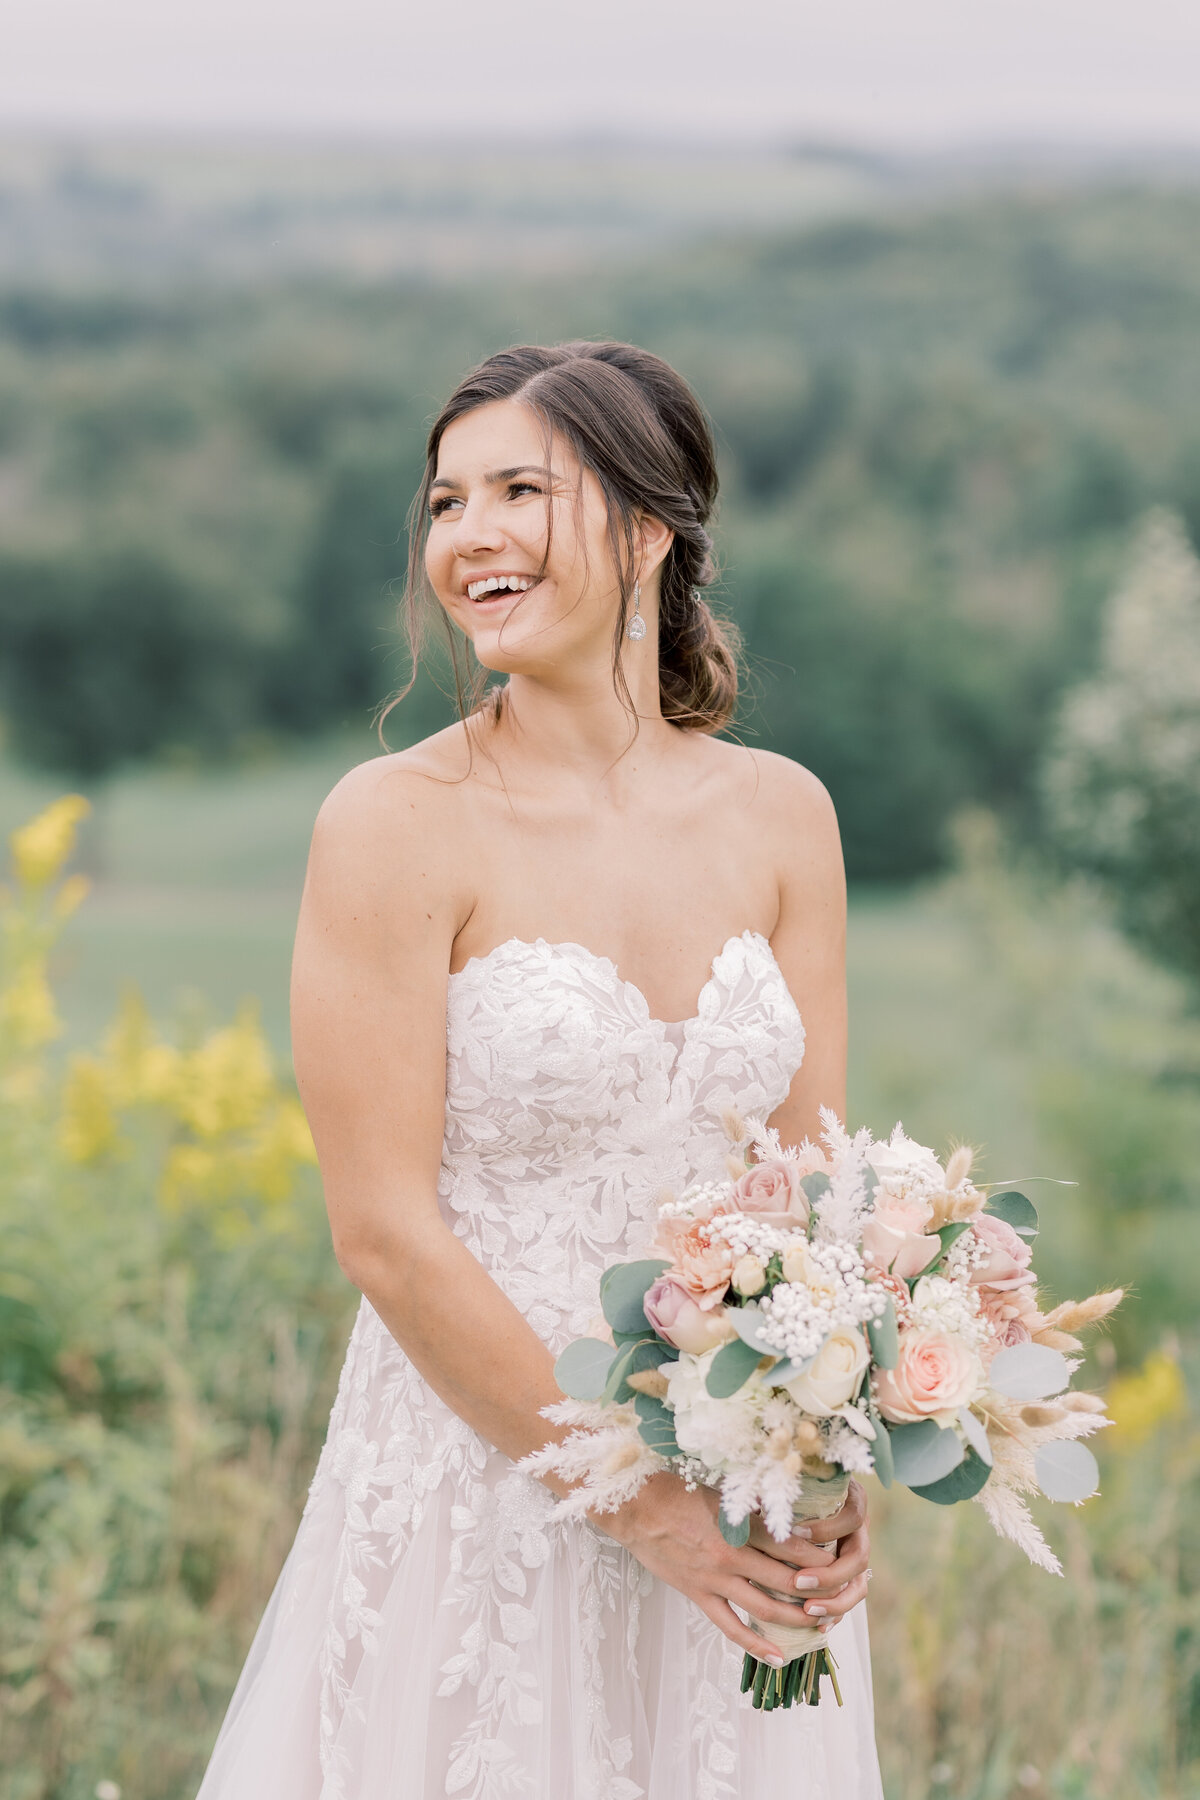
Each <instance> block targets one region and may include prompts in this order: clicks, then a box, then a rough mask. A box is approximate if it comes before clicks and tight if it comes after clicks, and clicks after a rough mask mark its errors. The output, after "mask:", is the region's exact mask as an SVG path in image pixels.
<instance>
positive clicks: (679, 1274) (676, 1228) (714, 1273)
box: [655, 1219, 733, 1312]
mask: <svg viewBox="0 0 1200 1800" xmlns="http://www.w3.org/2000/svg"><path fill="white" fill-rule="evenodd" d="M655 1242H656V1248H658V1249H659V1250H661V1251H662V1253H663V1255H664V1256H665V1257H667V1258H668V1259H669V1261H670V1263H671V1268H670V1271H669V1273H670V1276H671V1278H672V1279H673V1280H674V1281H677V1282H678V1283H679V1285H680V1287H682V1288H684V1289H685V1290H686V1291H687V1292H688V1293H689V1294H690V1295H691V1296H692V1298H693V1299H694V1300H696V1301H697V1302H698V1303H699V1305H700V1306H702V1307H703V1308H704V1309H705V1311H706V1312H707V1311H708V1310H709V1309H710V1308H711V1307H714V1306H716V1305H717V1304H718V1302H719V1301H720V1300H722V1299H723V1298H724V1296H725V1294H726V1292H727V1291H728V1288H729V1278H730V1276H731V1275H732V1274H733V1252H732V1250H731V1249H730V1248H729V1245H728V1244H727V1243H725V1242H724V1241H723V1240H722V1239H720V1238H718V1239H717V1240H716V1242H715V1243H711V1244H710V1243H709V1242H708V1239H707V1236H706V1234H705V1233H704V1232H703V1230H702V1229H701V1223H700V1222H698V1221H697V1220H695V1219H662V1220H660V1221H659V1227H658V1236H657V1239H656V1240H655Z"/></svg>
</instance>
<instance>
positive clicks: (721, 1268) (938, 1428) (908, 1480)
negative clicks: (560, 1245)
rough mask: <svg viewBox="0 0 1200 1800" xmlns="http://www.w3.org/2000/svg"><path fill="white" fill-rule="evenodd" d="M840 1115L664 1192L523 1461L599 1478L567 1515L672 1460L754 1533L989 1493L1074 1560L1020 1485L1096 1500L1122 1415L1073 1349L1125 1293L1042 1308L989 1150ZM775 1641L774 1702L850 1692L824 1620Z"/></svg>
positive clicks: (1027, 1543) (756, 1135)
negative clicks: (1097, 1435)
mask: <svg viewBox="0 0 1200 1800" xmlns="http://www.w3.org/2000/svg"><path fill="white" fill-rule="evenodd" d="M821 1121H822V1126H823V1131H822V1141H821V1144H820V1145H815V1144H812V1143H810V1142H809V1141H807V1140H806V1141H805V1142H804V1143H803V1144H801V1145H800V1146H799V1147H798V1148H789V1149H786V1150H785V1149H783V1148H782V1147H781V1145H780V1142H779V1137H778V1134H777V1133H776V1132H774V1131H772V1130H770V1129H768V1128H766V1127H764V1126H762V1125H760V1124H756V1123H754V1122H745V1121H743V1120H742V1119H740V1118H739V1117H737V1116H736V1115H735V1114H732V1113H730V1114H728V1115H727V1116H726V1119H725V1126H726V1130H727V1132H728V1135H729V1138H730V1141H731V1145H732V1147H733V1153H732V1154H731V1156H730V1157H729V1161H728V1168H729V1175H728V1179H727V1180H723V1181H717V1182H710V1183H706V1184H704V1185H701V1186H696V1187H692V1188H689V1189H688V1190H687V1191H686V1192H685V1193H683V1194H681V1195H679V1196H675V1195H672V1194H666V1195H664V1196H663V1197H662V1199H661V1202H660V1205H659V1219H658V1231H657V1236H656V1239H655V1242H654V1244H653V1249H654V1251H655V1252H656V1254H655V1255H654V1256H653V1257H651V1258H648V1259H645V1260H640V1261H636V1262H624V1263H615V1264H614V1265H613V1266H612V1267H611V1268H609V1269H608V1270H606V1271H605V1274H604V1276H603V1279H602V1281H601V1284H600V1298H601V1305H602V1307H603V1311H604V1319H605V1321H606V1326H607V1333H606V1336H605V1337H604V1338H600V1337H586V1338H580V1339H577V1340H576V1341H575V1342H574V1343H571V1344H569V1345H568V1346H567V1348H566V1349H565V1350H564V1351H563V1353H562V1355H561V1356H560V1357H559V1359H558V1362H557V1364H556V1365H555V1375H556V1378H557V1380H558V1383H559V1386H560V1387H561V1389H562V1391H563V1393H564V1394H565V1395H567V1396H568V1398H567V1399H566V1400H565V1401H564V1402H563V1403H562V1404H560V1405H556V1406H553V1407H550V1408H548V1409H547V1413H546V1416H547V1417H548V1418H550V1419H553V1420H554V1421H555V1423H557V1424H561V1425H569V1426H571V1427H573V1429H572V1430H571V1432H570V1433H569V1435H568V1436H567V1437H566V1438H565V1439H564V1440H563V1442H561V1443H558V1444H548V1445H546V1446H545V1447H544V1448H543V1449H542V1450H539V1451H537V1452H535V1453H534V1454H533V1455H532V1456H529V1457H526V1458H525V1459H524V1461H523V1462H522V1464H521V1467H522V1468H524V1469H527V1470H529V1471H530V1472H531V1473H535V1474H536V1473H543V1472H548V1471H554V1472H556V1473H557V1474H559V1475H560V1476H562V1477H563V1478H564V1479H566V1480H569V1481H572V1482H575V1483H578V1485H577V1486H575V1487H574V1488H573V1491H572V1492H571V1493H570V1494H569V1495H568V1496H567V1498H566V1499H564V1500H562V1501H561V1502H560V1503H559V1505H558V1507H557V1508H556V1512H557V1514H558V1515H560V1516H564V1517H567V1516H571V1515H580V1514H583V1513H586V1512H593V1511H598V1512H606V1511H610V1512H611V1511H615V1510H616V1509H617V1508H618V1507H619V1506H622V1505H623V1504H624V1503H625V1502H626V1501H627V1500H629V1499H631V1498H632V1497H633V1495H634V1494H635V1493H636V1492H637V1491H638V1489H639V1488H640V1487H641V1486H642V1484H643V1483H644V1482H645V1481H646V1480H647V1479H648V1478H649V1477H650V1476H651V1475H652V1474H654V1473H655V1472H656V1471H658V1470H660V1469H665V1468H671V1469H673V1470H675V1471H676V1473H678V1474H680V1475H681V1476H682V1477H683V1479H684V1480H685V1481H686V1482H687V1483H688V1485H689V1486H697V1485H704V1486H709V1487H714V1488H717V1489H719V1491H720V1496H721V1502H720V1514H719V1518H720V1526H721V1531H722V1533H723V1534H724V1536H725V1538H726V1539H727V1541H728V1542H729V1543H731V1544H735V1545H740V1544H744V1543H745V1542H746V1540H747V1538H748V1537H749V1532H750V1516H751V1514H752V1513H754V1512H755V1511H758V1512H760V1513H761V1514H762V1517H763V1520H764V1522H765V1524H766V1526H767V1529H768V1530H769V1531H770V1532H771V1534H772V1536H773V1537H774V1538H775V1539H776V1540H777V1541H778V1542H783V1541H784V1540H785V1539H786V1538H787V1537H788V1535H789V1534H790V1532H791V1531H792V1530H793V1528H794V1526H795V1525H796V1524H799V1523H800V1522H802V1521H804V1520H811V1519H817V1518H829V1517H831V1516H832V1515H833V1514H834V1513H836V1512H838V1511H839V1510H840V1509H841V1507H842V1505H843V1504H844V1502H845V1499H846V1492H847V1489H848V1486H849V1482H850V1477H851V1475H852V1474H858V1475H865V1474H867V1473H869V1472H870V1471H871V1470H874V1472H875V1474H876V1475H878V1477H879V1479H880V1481H881V1482H882V1483H883V1484H884V1486H885V1487H886V1486H890V1485H891V1483H892V1482H893V1481H897V1482H900V1483H902V1484H903V1485H904V1486H906V1487H909V1488H911V1489H912V1490H913V1492H914V1493H916V1494H920V1495H921V1496H922V1498H923V1499H926V1500H931V1501H934V1502H935V1503H936V1504H938V1505H941V1506H949V1505H953V1504H954V1503H955V1502H956V1501H959V1500H967V1499H972V1498H974V1499H978V1500H979V1501H980V1503H981V1504H982V1505H983V1507H984V1509H985V1511H986V1512H987V1514H988V1517H989V1518H990V1520H991V1522H992V1524H993V1525H994V1526H995V1528H996V1530H997V1531H999V1532H1000V1533H1002V1534H1003V1535H1004V1536H1006V1537H1009V1538H1011V1539H1013V1540H1014V1542H1016V1543H1017V1544H1019V1545H1020V1546H1021V1548H1022V1549H1023V1550H1024V1551H1025V1552H1026V1554H1027V1555H1028V1556H1029V1558H1030V1560H1031V1561H1033V1562H1035V1563H1038V1564H1040V1566H1041V1567H1042V1568H1045V1569H1048V1570H1050V1571H1051V1572H1053V1573H1061V1567H1060V1565H1059V1563H1058V1561H1057V1559H1056V1558H1055V1557H1054V1555H1053V1554H1052V1552H1051V1551H1050V1549H1049V1548H1048V1546H1047V1545H1046V1543H1045V1540H1044V1539H1043V1537H1042V1536H1041V1533H1040V1532H1039V1531H1038V1529H1037V1527H1036V1526H1035V1524H1034V1522H1033V1519H1032V1517H1031V1516H1030V1512H1029V1508H1028V1506H1027V1505H1026V1503H1025V1500H1024V1497H1023V1496H1024V1495H1026V1494H1028V1493H1032V1492H1034V1491H1038V1490H1040V1492H1041V1493H1042V1494H1044V1495H1046V1496H1047V1497H1048V1498H1049V1499H1051V1500H1069V1501H1075V1502H1079V1501H1081V1500H1084V1499H1086V1498H1087V1497H1088V1496H1089V1495H1091V1494H1093V1493H1094V1492H1095V1491H1096V1484H1097V1478H1098V1470H1097V1466H1096V1461H1095V1458H1094V1457H1093V1456H1092V1454H1091V1452H1090V1450H1088V1449H1087V1448H1086V1446H1085V1445H1084V1444H1083V1443H1081V1442H1080V1440H1081V1439H1082V1438H1084V1437H1087V1436H1088V1435H1089V1434H1090V1433H1091V1432H1093V1431H1095V1430H1097V1429H1098V1428H1099V1427H1100V1426H1102V1425H1105V1424H1107V1423H1108V1421H1107V1420H1106V1419H1105V1418H1104V1417H1103V1410H1104V1407H1103V1402H1102V1401H1101V1400H1100V1399H1099V1398H1098V1397H1097V1396H1096V1395H1094V1394H1088V1393H1078V1392H1069V1391H1068V1384H1069V1382H1070V1379H1071V1375H1072V1373H1073V1371H1074V1369H1075V1368H1076V1367H1077V1366H1078V1361H1077V1360H1072V1359H1071V1358H1070V1356H1069V1355H1068V1354H1064V1352H1071V1351H1074V1350H1078V1349H1079V1348H1081V1346H1080V1342H1079V1339H1078V1338H1077V1337H1076V1336H1075V1335H1074V1333H1075V1332H1076V1331H1078V1330H1079V1329H1080V1328H1082V1327H1083V1326H1085V1325H1089V1324H1092V1323H1094V1322H1095V1321H1096V1320H1098V1319H1101V1318H1103V1317H1104V1315H1105V1314H1106V1313H1108V1312H1110V1311H1111V1310H1112V1308H1113V1307H1114V1306H1115V1305H1116V1304H1117V1302H1118V1301H1119V1300H1120V1298H1121V1292H1120V1290H1119V1289H1118V1290H1116V1291H1114V1292H1112V1293H1106V1294H1097V1295H1094V1296H1093V1297H1092V1298H1091V1299H1089V1300H1084V1301H1081V1302H1074V1301H1068V1302H1066V1303H1064V1304H1063V1305H1060V1306H1057V1307H1055V1308H1054V1309H1053V1310H1052V1311H1049V1312H1042V1311H1041V1309H1040V1306H1039V1299H1038V1290H1037V1279H1036V1276H1035V1275H1034V1272H1033V1270H1032V1268H1031V1267H1030V1262H1031V1248H1030V1246H1031V1244H1032V1241H1033V1239H1034V1238H1035V1236H1036V1235H1037V1228H1038V1220H1037V1213H1036V1211H1035V1209H1034V1207H1033V1205H1032V1204H1031V1202H1030V1201H1029V1200H1028V1199H1027V1198H1026V1197H1025V1195H1024V1194H1021V1193H1017V1192H1015V1191H1012V1190H1008V1191H1004V1192H999V1193H989V1192H988V1190H987V1189H986V1188H984V1187H977V1186H975V1184H974V1183H973V1182H972V1181H971V1179H970V1174H971V1163H972V1153H971V1152H970V1150H968V1149H965V1148H963V1149H959V1150H956V1151H954V1153H953V1154H952V1155H951V1156H950V1157H949V1159H948V1161H947V1163H946V1164H945V1166H944V1167H943V1165H942V1164H941V1163H940V1162H939V1161H938V1159H937V1157H936V1156H935V1155H934V1153H933V1151H932V1150H929V1149H926V1148H925V1146H924V1145H922V1144H917V1143H914V1142H912V1140H911V1139H909V1138H908V1137H906V1136H905V1134H904V1132H903V1130H902V1129H901V1127H900V1126H899V1125H897V1127H896V1129H895V1131H894V1132H893V1133H892V1136H891V1138H890V1139H889V1140H888V1141H887V1142H886V1143H876V1142H875V1141H874V1140H873V1139H872V1138H871V1135H870V1133H869V1132H868V1131H866V1130H863V1131H859V1132H858V1133H857V1134H856V1135H855V1136H853V1137H850V1136H849V1135H848V1134H847V1132H846V1131H845V1130H844V1128H843V1127H842V1125H841V1124H840V1123H839V1121H838V1119H837V1117H836V1115H835V1114H834V1113H832V1112H830V1111H828V1110H823V1111H822V1114H821ZM777 1597H778V1598H786V1599H789V1600H792V1601H794V1602H795V1604H796V1605H797V1606H798V1607H799V1606H801V1605H802V1604H803V1602H802V1601H800V1600H798V1599H796V1596H795V1595H794V1594H792V1595H779V1596H777ZM751 1624H752V1625H754V1627H755V1629H756V1630H758V1631H760V1633H761V1632H762V1630H763V1628H762V1627H761V1626H759V1625H758V1624H757V1622H756V1621H754V1620H751ZM771 1637H772V1639H773V1640H774V1641H775V1642H777V1643H778V1644H779V1647H780V1649H781V1650H783V1652H784V1655H785V1658H786V1663H785V1667H784V1668H783V1669H782V1670H777V1669H775V1668H773V1667H771V1666H770V1665H769V1664H767V1663H765V1662H762V1661H760V1660H758V1659H756V1658H754V1657H752V1656H749V1655H748V1656H747V1657H746V1659H745V1663H744V1665H743V1672H742V1691H743V1692H746V1691H747V1690H748V1689H749V1690H751V1691H752V1698H753V1703H754V1705H755V1706H756V1707H761V1708H763V1709H764V1710H770V1709H771V1708H772V1707H775V1706H790V1705H792V1704H793V1703H794V1702H797V1701H802V1700H803V1701H808V1702H809V1703H810V1704H815V1703H816V1702H817V1701H818V1700H819V1699H820V1692H821V1680H822V1677H823V1676H825V1675H828V1676H829V1678H830V1681H831V1683H832V1685H833V1689H834V1693H835V1695H836V1697H837V1700H838V1703H839V1704H840V1703H841V1694H840V1692H839V1690H838V1684H837V1674H836V1670H835V1666H834V1661H833V1657H832V1654H831V1652H830V1650H829V1647H828V1645H827V1643H826V1641H825V1637H824V1634H823V1633H822V1632H821V1631H819V1630H818V1629H817V1628H816V1627H815V1626H811V1625H809V1624H808V1623H807V1622H806V1623H804V1624H798V1625H797V1626H796V1627H794V1628H791V1629H789V1630H786V1631H782V1630H780V1628H778V1627H772V1628H771Z"/></svg>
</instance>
